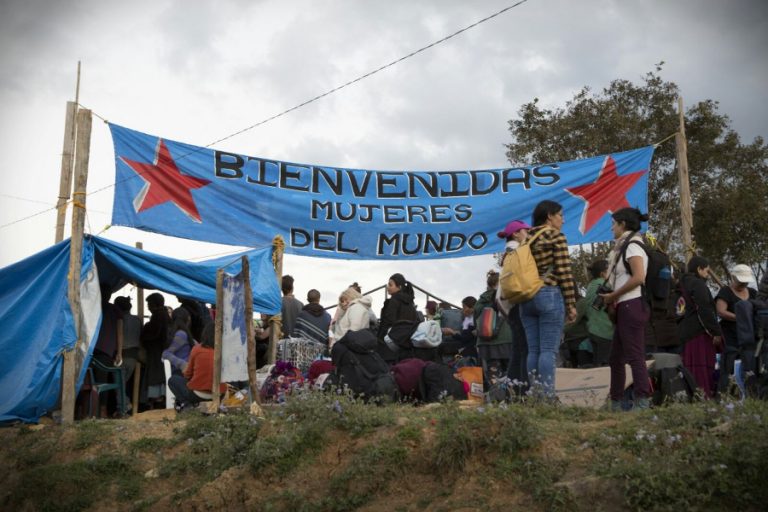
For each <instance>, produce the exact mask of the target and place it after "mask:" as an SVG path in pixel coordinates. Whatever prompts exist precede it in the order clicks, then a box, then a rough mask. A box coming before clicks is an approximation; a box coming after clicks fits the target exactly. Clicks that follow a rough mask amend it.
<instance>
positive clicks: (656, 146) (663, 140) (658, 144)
mask: <svg viewBox="0 0 768 512" xmlns="http://www.w3.org/2000/svg"><path fill="white" fill-rule="evenodd" d="M677 133H678V132H675V133H673V134H672V135H669V136H667V137H664V138H663V139H661V140H660V141H659V142H657V143H656V144H654V145H653V147H654V148H658V147H659V146H661V145H662V144H664V143H665V142H667V141H668V140H669V139H671V138H672V137H674V136H675V135H677Z"/></svg>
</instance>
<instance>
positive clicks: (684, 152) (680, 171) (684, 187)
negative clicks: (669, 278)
mask: <svg viewBox="0 0 768 512" xmlns="http://www.w3.org/2000/svg"><path fill="white" fill-rule="evenodd" d="M677 108H678V112H679V114H680V129H679V130H678V132H677V134H676V135H675V146H676V147H677V177H678V180H679V186H680V216H681V218H682V230H683V245H684V246H685V247H684V251H685V252H684V254H685V261H688V260H690V259H691V257H693V255H694V251H693V235H692V234H691V233H692V231H693V213H692V211H691V185H690V181H689V178H688V143H687V142H686V140H685V113H684V111H683V98H682V97H678V98H677Z"/></svg>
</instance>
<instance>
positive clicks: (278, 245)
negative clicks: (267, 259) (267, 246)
mask: <svg viewBox="0 0 768 512" xmlns="http://www.w3.org/2000/svg"><path fill="white" fill-rule="evenodd" d="M272 247H273V250H272V266H273V267H277V258H278V257H279V255H280V254H282V253H283V252H284V251H285V240H283V236H282V235H275V238H273V239H272Z"/></svg>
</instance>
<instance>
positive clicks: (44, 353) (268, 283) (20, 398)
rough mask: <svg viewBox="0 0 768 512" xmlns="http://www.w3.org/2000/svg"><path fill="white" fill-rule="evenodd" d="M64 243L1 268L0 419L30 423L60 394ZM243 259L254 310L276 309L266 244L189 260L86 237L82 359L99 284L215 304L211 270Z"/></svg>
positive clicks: (65, 335) (68, 332) (68, 320)
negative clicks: (264, 246)
mask: <svg viewBox="0 0 768 512" xmlns="http://www.w3.org/2000/svg"><path fill="white" fill-rule="evenodd" d="M69 253H70V241H69V240H64V241H63V242H60V243H58V244H56V245H54V246H52V247H49V248H48V249H45V250H44V251H41V252H39V253H37V254H35V255H33V256H30V257H29V258H26V259H24V260H22V261H19V262H18V263H15V264H13V265H10V266H8V267H5V268H2V269H0V422H8V421H16V420H21V421H24V422H37V421H38V420H39V418H40V416H42V415H44V414H46V413H47V412H49V411H51V410H52V409H53V408H54V407H55V406H56V404H57V402H58V399H59V396H60V393H61V371H62V361H63V352H64V351H65V350H67V349H70V348H72V347H73V346H74V344H75V342H76V335H75V328H74V320H73V316H72V308H71V306H70V303H69V299H68V297H67V278H68V273H69ZM241 256H246V257H247V258H248V260H249V263H250V276H251V289H252V290H253V309H254V311H259V312H262V313H267V314H277V313H279V312H280V305H281V299H280V287H279V286H278V282H277V277H276V274H275V270H274V267H273V264H272V247H266V248H263V249H256V250H252V251H247V252H244V253H241V254H238V255H229V256H225V257H222V258H217V259H213V260H208V261H203V262H199V263H191V262H188V261H183V260H177V259H173V258H168V257H166V256H161V255H158V254H153V253H151V252H146V251H142V250H139V249H134V248H132V247H128V246H126V245H122V244H119V243H116V242H112V241H109V240H106V239H104V238H99V237H96V236H87V237H86V238H85V240H84V241H83V252H82V267H81V269H82V270H81V273H80V294H81V303H82V304H81V306H82V329H83V331H82V332H83V336H84V337H85V339H88V340H89V342H90V343H88V350H87V353H84V354H82V356H83V358H84V360H85V363H84V364H83V368H82V369H81V372H80V374H79V375H78V376H77V389H79V388H80V385H81V384H82V382H83V377H84V376H85V369H86V367H87V364H88V362H89V361H90V357H91V352H92V351H93V345H94V344H93V341H95V337H96V335H97V334H98V331H99V326H100V325H101V292H100V291H99V283H100V282H101V283H106V284H108V285H109V286H111V287H112V289H113V290H116V289H118V288H120V287H121V286H123V285H124V284H127V283H133V284H135V285H136V286H139V287H142V288H147V289H153V290H160V291H163V292H167V293H170V294H172V295H177V296H180V297H188V298H193V299H197V300H200V301H203V302H207V303H215V302H216V271H217V270H218V269H219V268H222V267H225V266H226V267H227V268H226V270H227V272H228V273H238V272H239V271H240V267H241V263H240V261H241V260H240V257H241Z"/></svg>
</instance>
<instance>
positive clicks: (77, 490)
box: [11, 455, 141, 512]
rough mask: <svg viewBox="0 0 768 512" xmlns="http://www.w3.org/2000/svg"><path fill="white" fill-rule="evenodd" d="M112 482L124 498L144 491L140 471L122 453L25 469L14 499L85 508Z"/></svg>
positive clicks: (43, 506) (44, 506)
mask: <svg viewBox="0 0 768 512" xmlns="http://www.w3.org/2000/svg"><path fill="white" fill-rule="evenodd" d="M113 484H114V485H116V487H117V498H118V499H119V500H121V501H127V500H133V499H135V498H136V497H137V496H138V495H139V493H140V491H141V475H140V474H139V473H138V472H137V471H136V470H135V469H134V468H133V467H132V466H131V461H130V460H129V459H127V458H125V457H122V456H120V455H105V456H101V457H97V458H94V459H87V460H79V461H75V462H71V463H68V464H50V465H47V466H42V467H37V468H33V469H30V470H27V471H24V472H23V474H22V475H21V479H20V484H19V485H18V487H16V489H15V490H14V492H13V495H12V496H11V501H12V502H13V503H17V504H22V503H28V504H29V505H31V506H32V507H33V508H34V509H35V510H44V511H62V512H63V511H75V510H83V509H86V508H88V507H90V506H91V505H92V504H93V503H95V502H96V501H97V500H98V499H99V498H102V497H103V496H104V494H105V492H106V490H107V489H109V488H110V486H112V485H113Z"/></svg>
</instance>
